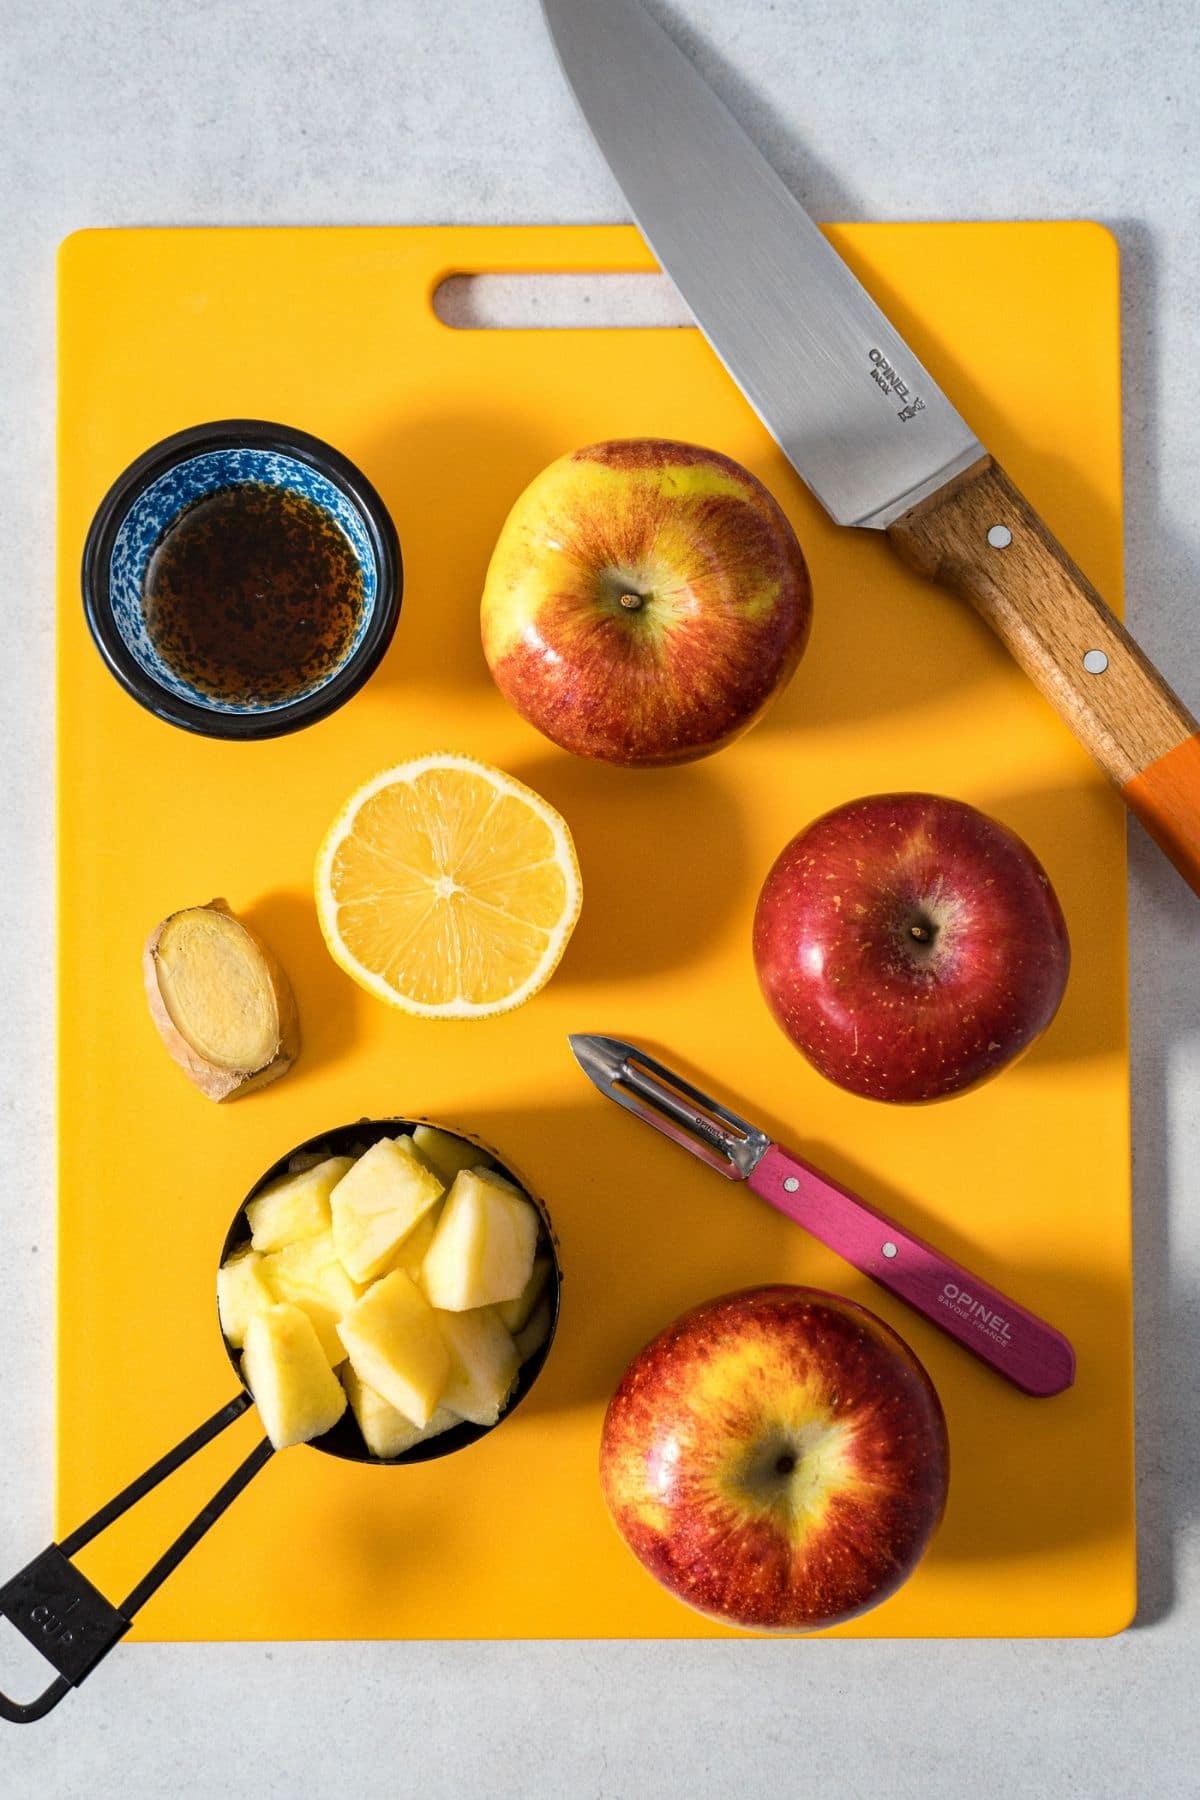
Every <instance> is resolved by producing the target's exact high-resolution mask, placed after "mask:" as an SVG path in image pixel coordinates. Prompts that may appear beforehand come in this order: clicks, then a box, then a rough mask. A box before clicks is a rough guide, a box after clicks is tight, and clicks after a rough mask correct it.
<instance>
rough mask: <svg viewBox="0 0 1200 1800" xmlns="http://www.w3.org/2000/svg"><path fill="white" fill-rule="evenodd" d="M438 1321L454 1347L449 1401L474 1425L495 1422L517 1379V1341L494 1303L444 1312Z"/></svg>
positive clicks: (445, 1395) (447, 1393) (446, 1394)
mask: <svg viewBox="0 0 1200 1800" xmlns="http://www.w3.org/2000/svg"><path fill="white" fill-rule="evenodd" d="M438 1325H439V1326H440V1328H441V1333H442V1336H443V1338H444V1339H445V1340H446V1345H447V1348H448V1349H449V1351H450V1374H449V1376H448V1378H447V1381H446V1386H445V1389H444V1392H443V1396H442V1397H443V1399H444V1401H445V1404H446V1405H447V1406H449V1407H451V1408H452V1409H453V1410H454V1411H455V1412H456V1413H461V1414H462V1416H463V1418H464V1419H470V1421H471V1423H472V1424H473V1425H494V1424H495V1423H496V1420H497V1419H498V1418H499V1417H500V1411H501V1408H502V1407H503V1405H504V1402H505V1401H506V1400H507V1399H508V1396H509V1392H510V1390H511V1388H512V1384H513V1382H514V1381H515V1379H516V1374H517V1368H518V1366H519V1358H518V1356H517V1349H516V1345H515V1344H514V1343H513V1341H512V1338H511V1337H510V1336H509V1334H508V1332H507V1331H505V1329H504V1327H503V1325H502V1324H501V1323H500V1321H499V1319H498V1318H497V1317H496V1314H495V1312H494V1311H493V1309H492V1308H491V1307H490V1306H484V1307H481V1308H479V1309H478V1310H477V1311H475V1312H440V1313H439V1314H438Z"/></svg>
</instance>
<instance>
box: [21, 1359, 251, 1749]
mask: <svg viewBox="0 0 1200 1800" xmlns="http://www.w3.org/2000/svg"><path fill="white" fill-rule="evenodd" d="M251 1404H252V1402H251V1399H250V1395H249V1394H248V1393H245V1392H242V1393H240V1394H239V1395H238V1396H237V1398H236V1399H234V1400H231V1401H229V1403H228V1405H226V1406H223V1407H222V1408H221V1410H220V1412H216V1413H214V1414H213V1416H212V1418H211V1419H206V1420H205V1422H204V1424H203V1425H200V1426H198V1427H197V1428H196V1430H195V1431H193V1432H191V1433H190V1434H189V1436H187V1437H185V1438H184V1439H183V1441H182V1442H181V1443H178V1444H176V1446H175V1448H174V1449H173V1450H169V1451H168V1452H167V1454H166V1455H165V1456H163V1457H160V1458H159V1460H158V1462H156V1463H152V1464H151V1466H150V1468H148V1469H147V1470H146V1471H145V1473H144V1474H142V1475H139V1476H138V1478H137V1480H136V1481H131V1482H130V1484H129V1486H128V1487H126V1488H122V1489H121V1492H120V1493H119V1494H117V1495H116V1496H115V1497H114V1498H113V1499H112V1500H110V1501H109V1502H108V1504H107V1505H106V1506H102V1507H101V1508H100V1510H99V1512H96V1513H93V1514H92V1517H91V1518H90V1519H87V1520H85V1522H84V1523H83V1524H82V1525H80V1526H79V1527H78V1528H77V1529H76V1530H75V1531H73V1532H71V1534H70V1535H69V1536H68V1537H65V1538H64V1539H63V1541H62V1543H61V1544H50V1545H48V1546H47V1548H46V1549H45V1550H43V1551H41V1552H40V1554H39V1555H37V1556H35V1557H34V1559H33V1561H32V1562H29V1563H26V1565H25V1567H24V1568H23V1569H22V1570H21V1571H20V1573H19V1574H17V1575H14V1576H13V1577H12V1579H11V1581H7V1582H5V1584H4V1586H3V1587H0V1618H5V1619H8V1620H9V1621H10V1622H11V1623H12V1624H13V1625H15V1626H16V1628H17V1630H18V1631H19V1632H20V1633H21V1636H22V1637H24V1638H26V1639H28V1641H29V1642H30V1643H31V1644H32V1645H33V1647H34V1649H35V1650H39V1651H40V1652H41V1654H42V1656H43V1657H44V1658H45V1659H46V1661H47V1662H48V1663H50V1664H51V1665H52V1667H53V1668H55V1669H56V1670H57V1671H58V1673H57V1674H56V1676H55V1678H54V1680H53V1681H52V1682H51V1683H50V1684H49V1686H48V1687H46V1688H44V1689H43V1690H42V1692H41V1693H40V1694H39V1695H38V1696H37V1698H36V1699H35V1700H30V1701H27V1702H26V1703H25V1704H24V1705H22V1704H21V1703H20V1702H19V1701H16V1700H10V1699H9V1697H8V1695H7V1694H4V1693H0V1719H8V1720H10V1721H11V1722H12V1723H13V1724H15V1725H28V1724H31V1723H32V1722H33V1720H34V1719H43V1718H45V1716H46V1714H47V1713H48V1712H51V1711H52V1710H53V1709H54V1707H56V1706H57V1705H58V1703H59V1701H60V1700H61V1699H62V1698H63V1696H64V1695H65V1694H67V1693H69V1692H70V1690H71V1689H72V1688H73V1687H78V1686H79V1684H80V1682H81V1681H82V1680H83V1679H84V1677H85V1676H86V1675H90V1674H91V1672H92V1670H93V1669H94V1668H95V1667H96V1664H97V1663H98V1662H100V1661H101V1659H102V1658H103V1657H105V1656H107V1654H108V1652H109V1651H110V1650H111V1649H112V1647H113V1645H114V1644H116V1643H118V1642H119V1641H120V1639H121V1638H123V1637H124V1635H125V1633H126V1632H127V1631H128V1630H129V1627H130V1625H131V1624H132V1623H133V1618H134V1615H135V1613H137V1612H138V1610H139V1609H140V1608H141V1607H142V1606H144V1605H145V1603H146V1601H147V1600H148V1599H149V1598H150V1596H151V1594H153V1593H154V1592H155V1590H156V1589H157V1588H159V1587H161V1586H162V1583H163V1582H164V1581H165V1580H166V1579H167V1576H168V1575H169V1574H170V1573H171V1571H172V1569H175V1568H177V1567H178V1566H179V1564H180V1563H181V1562H182V1561H183V1559H184V1557H185V1556H186V1555H187V1553H188V1551H189V1550H190V1549H191V1548H192V1546H193V1545H194V1544H198V1543H199V1541H200V1539H201V1538H202V1537H203V1536H204V1534H205V1532H206V1531H207V1530H208V1529H209V1527H210V1526H211V1525H215V1524H216V1522H217V1520H218V1519H219V1518H220V1516H221V1514H222V1513H223V1512H224V1511H225V1509H226V1507H227V1506H229V1505H230V1504H231V1503H232V1502H233V1501H234V1500H236V1499H237V1496H238V1495H239V1494H240V1493H241V1491H242V1489H243V1488H244V1487H247V1486H248V1485H249V1483H250V1482H251V1481H252V1480H253V1479H254V1477H255V1476H256V1475H257V1474H258V1471H259V1470H260V1469H261V1468H263V1467H264V1465H265V1464H266V1463H267V1462H268V1461H269V1460H270V1458H271V1457H272V1456H273V1455H274V1453H275V1452H274V1447H273V1446H272V1444H271V1441H270V1439H269V1438H264V1439H263V1440H262V1442H261V1443H260V1444H256V1445H255V1447H254V1449H253V1450H252V1451H251V1452H250V1454H249V1456H248V1457H247V1458H246V1460H245V1461H244V1462H243V1463H241V1464H240V1465H239V1466H238V1467H237V1468H236V1469H235V1470H234V1472H233V1474H232V1475H231V1476H230V1477H229V1479H228V1481H226V1482H225V1483H224V1485H223V1486H222V1487H220V1488H218V1489H217V1492H216V1493H215V1494H214V1495H213V1497H212V1499H211V1500H210V1501H209V1502H208V1505H207V1506H205V1507H202V1508H201V1510H200V1511H199V1512H198V1513H197V1514H196V1517H195V1518H194V1519H193V1520H192V1522H191V1524H190V1525H188V1526H186V1527H185V1529H184V1530H183V1531H181V1532H180V1534H179V1536H178V1537H177V1538H176V1539H175V1542H174V1543H173V1544H172V1545H171V1546H170V1548H169V1549H168V1550H166V1551H164V1553H163V1554H162V1556H160V1557H159V1559H158V1561H157V1562H156V1563H155V1564H154V1566H153V1568H152V1569H151V1570H150V1571H149V1573H148V1574H146V1575H144V1576H143V1577H142V1579H141V1580H140V1581H139V1582H138V1584H137V1586H136V1587H135V1588H133V1589H132V1590H131V1592H130V1593H129V1594H128V1595H127V1596H126V1598H125V1599H124V1600H123V1601H122V1602H121V1604H120V1606H113V1605H112V1603H111V1601H109V1600H107V1599H106V1598H105V1596H104V1595H103V1594H102V1593H101V1592H100V1590H99V1588H98V1587H96V1586H95V1585H94V1584H93V1583H92V1582H90V1581H89V1580H88V1578H87V1576H86V1575H84V1574H82V1573H81V1571H80V1570H79V1569H77V1568H76V1567H75V1564H74V1563H73V1562H72V1561H71V1558H72V1556H73V1555H74V1554H75V1552H76V1551H77V1550H82V1549H83V1547H84V1545H85V1544H90V1543H91V1541H92V1539H93V1538H95V1537H99V1535H100V1533H101V1532H102V1531H104V1530H105V1529H106V1528H107V1527H108V1526H109V1525H111V1524H112V1523H113V1521H114V1519H119V1518H120V1517H121V1514H122V1513H125V1512H128V1511H129V1509H130V1507H131V1506H134V1505H136V1503H137V1502H138V1501H139V1500H140V1499H141V1498H142V1496H143V1495H144V1494H148V1493H149V1492H150V1491H151V1489H152V1488H156V1487H157V1486H158V1484H159V1482H160V1481H165V1480H166V1478H167V1476H168V1475H172V1474H174V1472H175V1470H176V1469H178V1468H181V1467H182V1466H183V1464H184V1463H185V1462H187V1461H188V1459H189V1458H190V1457H192V1456H194V1455H195V1454H196V1452H197V1450H200V1449H202V1448H203V1447H204V1445H205V1444H207V1443H209V1442H210V1441H211V1440H212V1439H213V1438H215V1437H217V1436H219V1435H220V1433H221V1432H222V1431H224V1430H225V1428H226V1426H227V1425H232V1424H233V1422H234V1420H235V1419H240V1418H241V1416H242V1414H243V1413H244V1412H245V1411H246V1409H247V1407H249V1406H250V1405H251Z"/></svg>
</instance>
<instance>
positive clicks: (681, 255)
mask: <svg viewBox="0 0 1200 1800" xmlns="http://www.w3.org/2000/svg"><path fill="white" fill-rule="evenodd" d="M542 7H543V12H544V14H545V17H546V21H547V24H548V26H549V29H550V34H551V37H552V39H553V41H554V46H555V49H556V51H557V53H558V57H559V61H560V62H561V64H562V68H563V72H564V74H565V76H566V78H567V82H568V84H569V86H570V87H571V89H572V91H573V92H574V94H575V97H576V99H577V100H578V102H579V105H580V107H581V109H582V111H583V114H584V117H585V118H586V120H587V122H588V124H589V126H590V127H591V130H592V132H593V134H594V136H595V138H596V141H597V143H598V145H599V147H600V149H601V151H602V152H603V153H604V155H605V157H606V158H607V160H608V163H609V166H610V167H611V169H612V171H613V173H614V175H615V176H616V178H617V180H618V181H619V183H620V184H621V187H622V189H623V191H624V193H625V196H626V199H627V200H628V202H629V205H630V207H631V209H632V212H633V215H634V218H635V219H636V220H637V222H638V225H639V226H640V227H641V230H642V232H643V233H644V235H645V237H646V239H647V241H648V243H649V244H650V246H651V248H652V250H653V251H654V253H655V255H656V257H657V258H658V261H659V262H660V264H661V265H662V267H663V268H664V269H665V270H666V271H667V273H668V274H669V275H670V276H671V278H672V280H673V281H674V282H675V284H676V286H677V287H678V288H679V290H680V292H681V293H682V294H683V297H684V299H685V300H686V301H687V302H688V305H689V306H690V307H691V309H692V311H693V313H694V314H695V317H696V322H697V324H698V325H699V327H700V329H701V331H703V332H704V334H705V336H706V337H707V339H708V341H709V343H710V344H711V345H712V347H713V349H714V351H715V352H716V354H717V355H718V356H719V357H720V359H721V361H722V362H723V363H724V364H725V366H726V368H727V369H728V370H729V372H730V374H731V375H732V376H733V378H734V380H735V381H736V382H737V383H738V385H739V386H740V387H741V389H742V391H743V393H744V394H745V395H746V398H747V399H748V400H749V402H750V404H751V405H752V406H753V407H754V409H755V411H756V412H757V413H758V414H759V416H760V418H761V419H762V421H763V423H764V424H765V425H766V427H767V429H768V430H769V431H770V432H771V433H772V435H773V436H774V437H775V439H776V441H777V442H778V444H779V446H780V448H781V449H782V450H783V452H784V454H785V455H786V456H787V458H788V460H789V461H790V462H791V463H792V464H793V466H794V467H795V469H796V470H797V472H798V473H799V475H800V476H801V478H802V479H803V480H804V481H805V482H806V484H807V485H808V486H809V488H810V489H811V491H812V493H813V494H814V496H815V497H816V499H817V500H818V501H819V502H820V503H821V504H822V505H823V506H824V507H825V509H826V511H827V512H828V513H829V514H830V516H831V517H832V518H833V519H834V520H835V522H836V523H838V524H839V525H848V526H860V527H867V528H873V529H877V530H883V531H886V532H887V534H888V537H889V540H890V542H891V544H892V546H893V548H894V549H895V550H896V551H897V553H898V554H899V555H900V556H901V557H902V558H903V560H904V561H905V562H906V563H908V564H909V565H910V566H911V567H913V568H915V569H917V570H918V571H919V572H920V573H922V574H924V575H926V576H929V577H930V578H932V579H933V580H936V581H938V582H939V583H940V584H941V585H942V586H944V587H946V588H948V589H950V590H951V591H952V592H954V593H957V594H958V595H960V596H961V597H962V598H964V599H967V600H969V601H970V602H971V604H972V605H974V606H975V608H976V610H977V611H978V612H979V613H980V614H981V615H982V617H983V618H984V619H986V621H987V622H988V624H990V625H991V626H992V628H993V630H995V631H996V633H997V634H998V636H999V637H1000V638H1001V640H1002V641H1003V642H1004V643H1005V644H1006V645H1007V647H1008V649H1009V650H1010V651H1011V653H1012V654H1013V656H1014V657H1015V658H1016V660H1017V661H1018V663H1020V665H1021V667H1022V668H1023V669H1024V670H1025V672H1026V674H1028V675H1029V676H1030V678H1031V679H1032V680H1033V681H1034V683H1035V684H1036V685H1037V687H1038V688H1039V689H1040V690H1041V692H1042V694H1043V695H1044V696H1045V698H1046V699H1047V700H1049V702H1050V704H1051V705H1052V706H1054V707H1055V708H1056V709H1057V710H1058V711H1059V712H1060V713H1061V715H1062V716H1063V718H1064V719H1065V720H1066V722H1067V724H1068V725H1069V726H1070V727H1071V728H1072V730H1074V732H1075V733H1076V735H1077V736H1078V737H1079V739H1080V740H1081V742H1082V743H1083V744H1085V745H1086V746H1087V748H1088V749H1089V750H1090V751H1091V753H1092V755H1093V756H1094V757H1095V758H1096V760H1097V762H1098V763H1099V764H1100V766H1101V767H1102V768H1103V769H1104V770H1105V772H1106V774H1107V775H1108V776H1109V777H1110V779H1111V780H1112V781H1113V782H1114V783H1115V784H1116V785H1117V787H1118V788H1119V789H1120V791H1121V793H1122V795H1123V797H1124V799H1125V800H1126V802H1127V803H1128V805H1129V806H1130V807H1131V809H1132V810H1133V811H1134V813H1136V814H1137V816H1138V817H1139V818H1140V819H1141V821H1142V823H1143V824H1144V825H1145V827H1146V829H1147V830H1148V831H1149V832H1150V834H1151V836H1152V837H1154V838H1155V840H1156V841H1157V842H1158V843H1159V844H1160V846H1161V847H1162V849H1163V850H1164V851H1165V852H1166V854H1167V855H1168V856H1169V857H1170V858H1171V860H1172V861H1173V862H1174V863H1175V865H1176V867H1177V868H1178V869H1179V871H1180V873H1181V874H1182V875H1183V876H1184V879H1185V880H1187V881H1188V882H1189V883H1190V884H1191V886H1192V887H1193V888H1194V889H1196V891H1197V892H1200V730H1198V728H1197V724H1196V720H1195V719H1194V718H1193V717H1192V715H1191V713H1190V712H1189V711H1188V709H1187V708H1186V707H1185V706H1184V704H1183V702H1182V701H1181V700H1180V699H1179V698H1178V696H1177V695H1175V694H1174V693H1173V692H1172V691H1171V689H1170V687H1169V686H1168V685H1167V683H1166V681H1165V680H1164V679H1163V677H1162V676H1161V674H1159V672H1158V671H1157V670H1156V669H1155V668H1154V666H1153V664H1152V663H1151V662H1150V661H1149V659H1148V658H1147V657H1146V656H1145V654H1144V653H1143V651H1142V650H1141V649H1140V647H1139V646H1138V645H1137V644H1136V643H1135V642H1134V640H1133V639H1132V637H1131V636H1130V635H1129V633H1128V632H1127V631H1126V630H1125V628H1124V627H1123V626H1122V625H1121V624H1120V622H1119V621H1118V620H1117V619H1116V618H1115V617H1114V615H1113V614H1112V612H1111V611H1110V610H1109V608H1108V607H1107V606H1106V605H1105V603H1104V601H1103V600H1102V599H1101V597H1100V595H1099V594H1098V593H1097V592H1096V590H1095V588H1094V587H1093V586H1092V585H1091V583H1090V582H1089V581H1088V579H1087V577H1086V576H1085V575H1084V574H1083V572H1082V571H1081V570H1080V569H1079V568H1078V567H1077V565H1076V564H1075V563H1074V562H1073V561H1072V560H1071V558H1070V556H1069V555H1068V554H1067V552H1066V551H1065V550H1064V549H1063V547H1062V545H1061V544H1059V543H1058V542H1057V540H1056V539H1055V538H1054V537H1053V535H1052V533H1051V532H1050V531H1049V529H1048V527H1047V526H1046V525H1045V524H1044V523H1043V521H1042V520H1041V519H1040V518H1039V517H1038V515H1037V513H1036V511H1035V510H1034V508H1033V507H1032V506H1031V505H1030V503H1029V502H1028V501H1027V500H1026V499H1025V497H1024V496H1023V495H1022V494H1021V493H1020V492H1019V490H1018V489H1017V488H1016V486H1015V485H1014V484H1013V483H1012V482H1011V481H1010V480H1009V478H1008V477H1007V476H1006V475H1005V473H1004V471H1003V470H1002V469H1001V468H1000V466H999V464H997V463H996V462H995V460H994V459H993V458H992V457H991V456H990V455H989V454H988V452H987V451H986V450H985V449H984V447H983V445H982V444H981V443H980V442H979V440H978V439H977V438H976V437H975V436H974V435H973V433H972V432H971V430H970V428H969V426H968V425H967V424H966V423H965V422H964V420H963V419H962V418H961V417H960V416H959V414H958V412H957V411H956V410H955V408H954V407H953V406H952V405H951V403H950V401H949V400H948V399H947V398H946V396H945V395H944V394H943V393H942V392H941V390H940V388H939V387H938V386H937V384H936V382H935V381H934V380H933V378H932V376H931V375H930V374H929V372H928V371H927V370H925V369H924V368H923V367H922V366H921V364H920V362H919V361H918V359H917V357H916V356H915V355H914V353H913V352H912V351H911V350H910V349H909V348H908V346H907V345H906V344H905V342H904V340H903V339H902V338H901V336H900V335H899V333H898V332H897V331H895V329H894V328H893V327H892V325H891V324H890V323H889V321H888V320H887V318H886V317H885V316H884V314H883V313H882V312H881V311H880V309H879V308H878V307H877V306H876V305H875V303H874V301H873V300H872V299H871V298H870V296H869V295H868V294H867V292H866V290H865V289H864V288H863V287H862V285H861V284H860V283H859V282H858V281H857V280H856V278H855V277H854V275H853V274H852V273H851V272H850V270H849V268H848V267H847V266H846V264H845V263H844V262H843V261H842V259H841V257H839V256H838V254H837V253H836V251H835V250H834V249H833V248H832V246H831V245H830V244H829V243H828V242H827V240H826V239H825V237H824V236H823V234H822V233H821V232H820V230H819V229H818V228H817V226H816V225H815V224H814V223H813V222H812V220H811V219H810V218H809V216H808V214H807V213H806V212H805V211H804V209H803V207H802V206H801V205H800V203H799V201H798V200H796V198H795V197H794V196H793V195H792V194H791V192H790V191H789V189H788V188H787V187H785V185H784V183H783V182H782V181H781V180H780V178H779V176H778V175H777V174H776V172H775V170H774V169H773V168H772V167H771V165H770V164H769V163H768V162H767V160H766V159H765V157H763V156H762V154H761V153H760V152H759V151H758V149H757V148H756V147H755V146H754V144H753V143H752V142H751V141H750V139H749V137H748V136H747V135H746V133H745V132H744V131H743V130H742V128H741V127H740V125H738V124H737V122H736V121H735V119H734V118H733V117H732V115H731V114H730V113H729V111H728V110H727V108H726V107H725V106H724V105H723V103H722V102H721V101H720V100H719V99H718V98H717V96H716V95H715V94H714V93H713V91H712V89H711V88H710V87H709V86H708V84H707V82H705V81H704V79H703V78H702V76H701V75H700V74H699V73H698V71H697V70H696V69H695V68H694V66H693V65H692V63H691V62H690V61H689V60H688V58H687V57H686V56H685V55H684V54H683V52H682V51H681V50H680V49H679V48H678V47H677V46H676V45H675V44H674V43H673V41H672V40H671V38H670V37H669V36H668V35H667V33H666V32H665V31H664V30H663V29H662V27H661V26H659V25H658V24H657V23H656V21H655V20H654V19H653V18H651V16H650V14H649V13H648V12H647V11H646V10H645V8H644V7H643V6H642V5H641V4H640V0H603V4H599V3H597V0H542Z"/></svg>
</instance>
